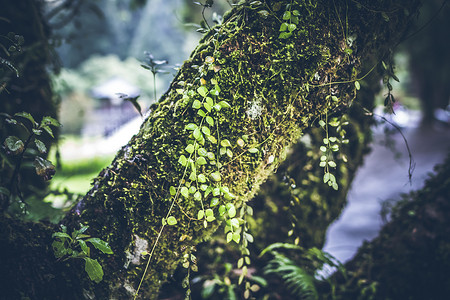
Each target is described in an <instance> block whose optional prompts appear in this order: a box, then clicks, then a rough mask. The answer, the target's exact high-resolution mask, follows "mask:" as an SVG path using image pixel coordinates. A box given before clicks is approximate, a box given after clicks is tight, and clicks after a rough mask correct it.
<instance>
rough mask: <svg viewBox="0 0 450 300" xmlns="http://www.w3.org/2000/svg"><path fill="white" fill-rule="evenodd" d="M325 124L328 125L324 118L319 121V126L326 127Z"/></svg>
mask: <svg viewBox="0 0 450 300" xmlns="http://www.w3.org/2000/svg"><path fill="white" fill-rule="evenodd" d="M325 125H327V124H326V123H325V121H324V120H320V121H319V126H320V127H324V126H325Z"/></svg>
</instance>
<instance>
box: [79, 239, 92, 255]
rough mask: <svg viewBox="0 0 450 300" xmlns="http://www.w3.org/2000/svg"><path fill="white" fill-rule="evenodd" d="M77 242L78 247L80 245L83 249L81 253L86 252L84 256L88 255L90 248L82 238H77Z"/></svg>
mask: <svg viewBox="0 0 450 300" xmlns="http://www.w3.org/2000/svg"><path fill="white" fill-rule="evenodd" d="M78 244H80V247H81V250H82V251H83V253H84V254H86V256H89V254H90V249H89V247H88V245H86V242H85V241H84V240H78Z"/></svg>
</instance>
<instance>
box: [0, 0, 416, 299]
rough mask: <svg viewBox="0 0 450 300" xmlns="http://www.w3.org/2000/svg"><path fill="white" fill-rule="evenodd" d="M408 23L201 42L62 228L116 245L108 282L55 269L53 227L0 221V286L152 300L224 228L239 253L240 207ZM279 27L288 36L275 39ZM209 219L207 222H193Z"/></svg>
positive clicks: (261, 6) (349, 8)
mask: <svg viewBox="0 0 450 300" xmlns="http://www.w3.org/2000/svg"><path fill="white" fill-rule="evenodd" d="M288 4H290V6H288ZM416 10H417V1H409V0H408V1H406V0H405V1H397V3H395V4H392V2H391V1H381V0H380V1H359V2H356V1H263V2H262V3H261V2H250V1H246V2H245V3H243V4H241V5H238V6H236V7H235V8H234V9H233V10H232V11H231V12H230V13H228V14H227V15H226V16H225V17H224V22H223V24H222V25H221V26H220V27H215V28H213V29H212V30H211V31H210V32H208V33H207V34H206V35H205V37H204V38H203V39H202V40H201V42H200V45H199V46H198V47H197V48H196V49H195V51H194V52H193V53H192V55H191V57H190V59H189V60H187V61H186V62H185V63H184V65H183V66H182V68H181V70H180V71H179V73H178V75H177V76H176V77H175V79H174V81H173V83H172V85H171V88H170V89H169V91H168V92H167V93H166V94H165V95H163V96H162V98H161V99H160V101H159V102H158V103H157V104H155V105H154V106H153V107H152V108H151V112H150V115H149V116H148V118H147V119H146V120H145V122H144V124H143V125H142V126H141V129H140V131H139V133H138V134H137V135H135V136H134V137H133V138H132V139H131V141H130V142H129V143H128V144H127V145H126V146H124V147H123V148H122V149H121V150H120V151H119V153H118V154H117V156H116V158H115V159H114V161H113V162H112V163H111V165H110V166H109V167H108V168H106V169H104V170H103V171H102V172H101V173H100V174H99V176H98V177H97V178H96V179H95V180H94V182H93V187H92V189H91V190H90V191H89V192H88V193H87V195H86V196H85V197H84V199H83V200H82V201H81V202H80V203H78V204H77V205H76V206H75V207H74V208H73V209H72V210H71V211H70V212H69V213H68V214H67V216H66V217H65V218H64V220H63V221H62V224H64V225H66V226H67V227H68V231H69V232H71V231H73V230H74V229H78V228H79V227H80V224H84V225H89V229H88V231H87V232H86V233H88V234H90V235H91V236H95V237H99V238H101V239H103V240H105V241H107V242H108V243H109V244H110V245H111V247H112V249H113V251H114V255H109V256H106V255H102V254H100V253H96V252H94V251H93V253H92V255H93V257H94V258H97V259H99V261H100V262H101V264H102V266H103V270H104V273H105V275H104V279H103V281H102V282H100V283H99V284H94V283H92V282H91V281H90V280H89V279H88V278H87V276H86V274H85V273H84V272H83V264H82V263H80V261H76V260H69V261H66V262H60V261H56V260H55V259H54V258H53V252H52V249H51V246H50V241H51V234H52V232H53V231H54V230H55V228H54V226H50V225H45V224H40V225H36V226H34V227H33V229H34V230H27V229H26V226H27V225H26V224H23V223H20V222H12V220H9V219H6V218H5V217H2V220H1V222H2V224H9V225H8V226H6V225H5V226H4V227H3V226H2V229H3V230H2V236H1V241H2V245H5V246H3V249H8V253H7V254H8V255H1V259H2V261H1V263H2V265H3V263H4V265H6V266H8V267H7V268H5V270H3V271H2V277H5V278H4V279H5V280H4V281H2V284H5V286H6V285H8V286H12V287H14V288H13V289H11V290H8V291H7V293H9V294H8V295H9V296H11V297H12V298H14V297H16V298H17V297H18V295H22V296H28V297H30V298H36V299H38V298H39V299H46V298H51V299H57V298H64V299H70V298H74V299H80V298H83V297H84V298H89V299H92V298H97V299H129V298H131V297H132V296H133V295H134V294H135V293H136V290H137V287H138V284H139V281H140V279H141V278H142V277H143V279H144V280H143V284H142V287H141V290H140V292H139V298H142V299H154V298H156V297H157V295H158V290H159V287H160V285H161V284H162V283H163V282H164V281H166V280H167V279H168V277H169V276H170V275H171V274H172V272H173V271H174V270H175V268H176V267H177V266H178V265H180V264H181V263H182V262H183V260H184V255H185V254H189V253H190V251H191V249H192V247H193V246H195V245H196V244H198V243H199V242H201V241H204V240H206V239H208V238H209V237H210V235H211V234H212V233H213V232H214V231H215V230H216V229H217V228H218V226H219V225H220V223H221V222H220V220H224V221H226V222H228V224H229V226H230V227H231V228H232V231H234V232H235V233H236V234H232V235H231V236H232V238H233V239H235V240H237V239H238V238H240V239H245V235H243V233H245V230H246V229H245V216H244V215H245V212H246V211H248V209H245V208H246V206H247V201H249V200H250V199H252V198H253V196H254V195H255V194H256V192H257V191H258V189H259V186H260V184H261V183H262V182H264V181H265V180H266V178H267V177H268V176H269V175H270V174H272V173H273V171H274V170H275V169H276V168H277V167H278V165H279V164H280V163H281V161H283V160H284V158H285V156H286V153H287V152H288V151H289V149H290V147H291V146H292V145H293V144H294V143H296V142H297V141H298V140H299V138H300V137H301V136H302V134H303V133H304V132H305V131H306V130H308V129H309V128H311V127H314V126H318V123H319V121H320V120H323V121H324V120H327V119H328V118H329V117H332V116H340V115H342V114H343V113H344V112H345V111H346V110H347V108H348V107H349V105H350V103H351V102H352V101H353V100H354V98H355V95H356V93H357V91H356V88H355V81H356V80H358V78H361V77H363V76H364V74H362V73H361V64H362V62H364V61H366V60H369V59H372V58H373V56H375V57H376V58H377V59H376V60H377V61H378V60H380V59H382V57H383V56H384V55H385V54H386V53H387V52H388V49H389V47H390V46H392V45H394V44H395V42H396V41H398V40H399V39H400V38H401V37H402V35H403V33H404V30H405V29H406V28H407V26H408V25H409V23H410V21H411V20H412V18H413V15H414V12H415V11H416ZM282 23H286V25H282ZM294 24H295V26H294ZM282 26H284V27H286V28H283V27H282ZM280 27H282V28H283V29H284V31H283V32H285V33H287V32H290V31H291V32H292V34H287V35H285V36H284V37H286V38H280V37H279V35H280ZM289 35H290V36H289ZM190 160H192V161H193V162H192V163H190ZM331 169H332V167H331ZM332 172H333V171H332ZM202 185H204V186H202ZM212 194H213V195H214V196H212ZM234 208H237V209H238V213H237V215H236V217H234V215H235V213H234V211H233V210H234ZM239 208H244V209H243V210H242V209H241V210H239ZM208 209H211V210H212V211H213V213H214V217H215V220H213V218H209V219H208V220H206V217H205V216H202V215H199V214H198V212H199V211H200V210H202V211H204V212H205V211H206V210H208ZM239 211H240V212H239ZM169 217H170V218H169ZM198 217H200V219H201V220H198V219H197V218H198ZM210 217H211V216H210ZM175 220H176V224H175V225H170V224H173V223H175ZM233 220H236V221H233ZM235 222H238V224H236V223H235ZM204 224H206V228H205V226H204ZM230 224H231V225H230ZM239 230H241V231H239ZM16 235H20V238H15V236H16ZM34 247H36V248H34ZM25 250H26V251H25ZM2 251H4V250H2ZM14 251H17V253H18V255H17V256H14V255H13V253H14ZM143 251H147V252H150V253H151V256H150V258H151V260H148V259H149V256H146V257H142V256H141V253H142V252H143ZM36 252H38V253H36ZM24 258H30V259H28V260H25V259H24ZM31 258H33V259H31ZM35 258H39V259H38V260H37V261H36V259H35ZM5 259H6V261H3V260H5ZM30 262H31V263H30ZM147 262H149V263H148V269H147V268H146V266H147ZM191 263H192V261H191ZM22 269H29V270H30V272H29V273H27V278H26V279H24V278H20V277H19V276H15V275H13V274H17V273H14V272H19V271H17V270H22ZM33 274H36V275H37V276H33ZM49 295H50V296H49ZM55 295H61V296H55Z"/></svg>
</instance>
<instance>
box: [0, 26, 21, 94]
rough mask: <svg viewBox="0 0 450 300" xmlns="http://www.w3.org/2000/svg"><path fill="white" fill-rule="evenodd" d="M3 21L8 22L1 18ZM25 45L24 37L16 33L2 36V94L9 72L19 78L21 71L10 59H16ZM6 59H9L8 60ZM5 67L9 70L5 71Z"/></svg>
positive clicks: (0, 60)
mask: <svg viewBox="0 0 450 300" xmlns="http://www.w3.org/2000/svg"><path fill="white" fill-rule="evenodd" d="M2 21H4V22H7V20H6V19H3V18H0V22H2ZM23 43H24V38H23V36H21V35H18V34H15V33H14V32H9V33H8V34H7V35H6V36H5V35H0V50H1V51H0V53H1V54H0V85H1V86H2V87H1V88H0V93H1V92H2V91H3V89H4V88H5V87H4V86H3V85H4V84H5V83H6V80H7V77H8V75H7V73H8V70H9V71H11V72H13V73H14V74H15V75H16V77H19V70H18V69H17V68H16V67H15V66H14V64H13V63H12V62H11V61H10V60H9V58H10V57H14V56H15V55H17V54H18V53H20V52H21V51H22V45H23ZM4 57H8V59H6V58H4ZM4 67H6V69H7V70H5V69H4Z"/></svg>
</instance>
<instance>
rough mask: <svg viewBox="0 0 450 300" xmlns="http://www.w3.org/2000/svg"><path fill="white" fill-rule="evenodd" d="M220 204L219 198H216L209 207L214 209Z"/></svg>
mask: <svg viewBox="0 0 450 300" xmlns="http://www.w3.org/2000/svg"><path fill="white" fill-rule="evenodd" d="M218 204H219V198H216V197H214V198H212V199H211V202H210V203H209V206H210V207H214V206H217V205H218Z"/></svg>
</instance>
